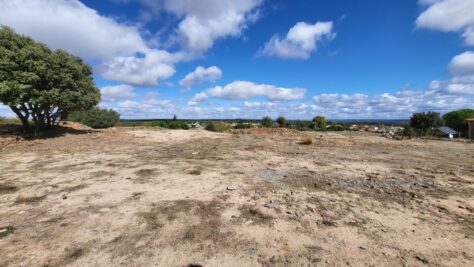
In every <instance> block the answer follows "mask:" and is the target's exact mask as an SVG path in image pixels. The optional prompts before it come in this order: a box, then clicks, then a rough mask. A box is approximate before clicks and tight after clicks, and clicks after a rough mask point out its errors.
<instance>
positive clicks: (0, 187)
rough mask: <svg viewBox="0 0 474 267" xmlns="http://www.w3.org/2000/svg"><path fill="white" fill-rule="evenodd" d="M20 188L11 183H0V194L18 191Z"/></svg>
mask: <svg viewBox="0 0 474 267" xmlns="http://www.w3.org/2000/svg"><path fill="white" fill-rule="evenodd" d="M17 190H18V188H17V187H16V186H14V185H11V184H0V194H8V193H13V192H15V191H17Z"/></svg>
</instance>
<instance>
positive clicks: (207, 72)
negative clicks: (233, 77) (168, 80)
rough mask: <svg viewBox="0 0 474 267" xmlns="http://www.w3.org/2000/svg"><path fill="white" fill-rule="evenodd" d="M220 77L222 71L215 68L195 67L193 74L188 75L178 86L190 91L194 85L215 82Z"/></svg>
mask: <svg viewBox="0 0 474 267" xmlns="http://www.w3.org/2000/svg"><path fill="white" fill-rule="evenodd" d="M221 77H222V70H221V69H219V68H218V67H217V66H211V67H209V68H207V69H206V68H204V67H202V66H199V67H197V68H196V69H195V70H194V71H193V72H191V73H188V74H187V75H186V76H185V77H184V78H183V79H182V80H181V81H180V82H179V84H180V85H181V86H183V87H184V88H186V89H190V88H191V87H193V86H195V85H202V84H204V83H206V82H216V81H218V80H219V79H220V78H221Z"/></svg>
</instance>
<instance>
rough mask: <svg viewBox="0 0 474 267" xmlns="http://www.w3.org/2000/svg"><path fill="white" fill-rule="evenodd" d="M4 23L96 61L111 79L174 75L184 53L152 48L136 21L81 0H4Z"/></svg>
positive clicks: (151, 81) (145, 82) (146, 80)
mask: <svg viewBox="0 0 474 267" xmlns="http://www.w3.org/2000/svg"><path fill="white" fill-rule="evenodd" d="M0 24H2V25H6V26H9V27H12V28H13V29H14V30H15V31H17V32H19V33H22V34H26V35H28V36H31V37H32V38H34V39H35V40H38V41H40V42H43V43H45V44H47V45H48V46H49V47H51V48H54V49H56V48H61V49H64V50H66V51H69V52H71V53H73V54H75V55H78V56H81V57H82V58H84V59H86V60H92V61H93V62H97V61H99V62H100V64H99V67H98V68H97V69H96V70H97V71H98V73H99V74H100V75H101V76H102V77H103V78H104V79H109V80H116V81H120V82H124V83H128V84H133V85H138V86H149V85H156V84H157V80H163V79H167V78H169V77H171V76H172V75H173V74H174V72H175V70H174V67H173V64H175V63H176V62H178V61H179V60H181V59H182V57H183V54H182V53H181V54H180V53H179V54H171V53H168V52H166V51H164V50H159V49H151V48H150V47H148V46H147V44H146V41H145V40H144V39H143V38H142V37H141V36H140V33H139V30H138V28H137V27H135V26H131V25H126V24H124V23H119V22H117V21H116V20H114V19H112V18H108V17H105V16H101V15H100V14H98V13H97V11H95V10H93V9H91V8H89V7H87V6H85V5H84V4H82V3H81V2H80V1H78V0H42V1H34V0H32V1H28V0H0Z"/></svg>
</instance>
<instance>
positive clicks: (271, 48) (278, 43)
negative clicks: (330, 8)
mask: <svg viewBox="0 0 474 267" xmlns="http://www.w3.org/2000/svg"><path fill="white" fill-rule="evenodd" d="M332 28H333V23H332V22H316V23H315V24H308V23H305V22H298V23H297V24H296V25H295V26H293V27H292V28H291V29H290V30H289V31H288V33H287V35H286V37H285V38H281V37H279V36H274V37H272V38H271V39H270V41H268V42H267V43H266V44H265V46H264V48H263V49H262V50H261V51H260V53H261V54H263V55H267V56H275V57H280V58H290V59H308V58H309V57H310V56H311V53H312V52H313V51H314V50H316V49H317V43H318V42H320V41H322V40H323V39H325V38H326V39H332V38H334V37H335V33H333V31H332Z"/></svg>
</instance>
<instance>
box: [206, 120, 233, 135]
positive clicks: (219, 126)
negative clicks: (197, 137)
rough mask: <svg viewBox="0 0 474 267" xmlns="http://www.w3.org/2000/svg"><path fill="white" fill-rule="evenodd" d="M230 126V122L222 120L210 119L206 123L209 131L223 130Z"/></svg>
mask: <svg viewBox="0 0 474 267" xmlns="http://www.w3.org/2000/svg"><path fill="white" fill-rule="evenodd" d="M230 128H231V126H230V124H228V123H225V122H222V121H211V122H209V123H208V124H207V125H206V128H205V129H206V130H208V131H211V132H218V133H221V132H225V131H227V130H229V129H230Z"/></svg>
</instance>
